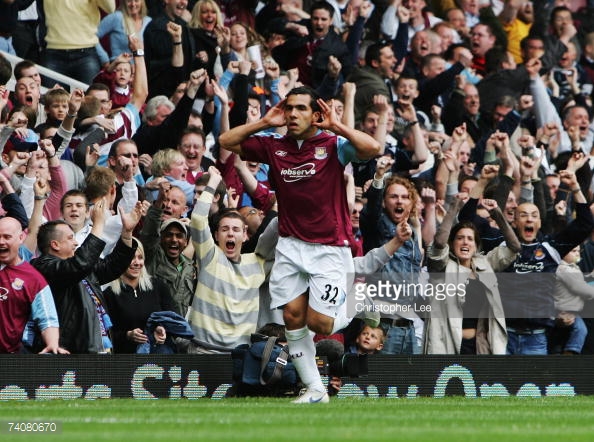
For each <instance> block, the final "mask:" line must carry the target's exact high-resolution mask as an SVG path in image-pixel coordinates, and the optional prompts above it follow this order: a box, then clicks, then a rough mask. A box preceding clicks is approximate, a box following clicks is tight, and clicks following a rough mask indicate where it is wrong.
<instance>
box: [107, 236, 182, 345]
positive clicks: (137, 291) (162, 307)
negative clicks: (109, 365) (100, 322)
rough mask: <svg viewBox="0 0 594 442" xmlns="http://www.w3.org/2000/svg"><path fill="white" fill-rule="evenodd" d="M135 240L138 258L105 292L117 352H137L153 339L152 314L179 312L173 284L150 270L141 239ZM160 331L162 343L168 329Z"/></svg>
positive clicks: (157, 339) (157, 338)
mask: <svg viewBox="0 0 594 442" xmlns="http://www.w3.org/2000/svg"><path fill="white" fill-rule="evenodd" d="M132 240H133V241H134V242H135V243H136V245H137V249H136V254H135V255H134V259H132V262H131V263H130V265H129V266H128V268H127V269H126V271H125V272H124V273H122V275H121V276H120V277H119V278H118V279H116V280H115V281H112V282H111V283H110V284H109V287H108V288H107V289H106V290H105V291H104V293H103V294H104V296H105V301H106V304H107V307H108V311H109V314H110V317H111V320H112V322H113V328H112V329H111V331H112V334H113V336H112V337H113V347H114V352H115V353H136V348H137V347H138V345H139V344H144V343H146V342H148V341H149V338H148V336H146V335H145V333H144V331H145V329H146V323H147V320H148V318H149V316H150V315H151V313H153V312H159V311H166V310H168V311H173V312H175V313H179V310H178V307H177V306H176V303H175V301H174V300H173V298H172V297H171V292H170V290H169V286H168V285H167V284H165V283H164V282H163V281H161V280H160V279H158V278H154V277H152V276H151V275H149V273H148V272H147V270H146V267H145V265H144V259H145V255H144V248H143V246H142V244H141V242H140V241H138V240H137V239H136V238H133V239H132ZM157 328H158V329H159V327H157ZM161 328H162V327H161ZM158 332H159V336H158V337H155V338H156V339H155V340H156V341H157V342H158V343H162V342H161V341H165V338H166V336H164V329H163V330H158Z"/></svg>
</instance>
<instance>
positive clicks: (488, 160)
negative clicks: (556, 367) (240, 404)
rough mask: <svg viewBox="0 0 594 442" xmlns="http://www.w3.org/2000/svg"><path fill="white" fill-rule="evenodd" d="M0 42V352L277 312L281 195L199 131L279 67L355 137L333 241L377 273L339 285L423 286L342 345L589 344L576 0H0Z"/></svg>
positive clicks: (275, 103) (590, 209) (246, 107)
mask: <svg viewBox="0 0 594 442" xmlns="http://www.w3.org/2000/svg"><path fill="white" fill-rule="evenodd" d="M0 50H2V51H5V52H7V53H11V54H15V53H16V54H17V55H19V56H21V57H23V58H24V60H23V61H21V62H19V63H18V64H16V65H15V66H14V68H13V67H12V66H11V65H10V63H9V62H8V61H7V60H6V59H5V58H4V57H2V56H1V55H0V111H1V114H0V151H1V159H0V167H1V170H0V188H1V190H2V200H1V201H2V214H3V216H4V217H3V218H2V219H0V264H1V268H0V285H1V287H0V318H1V321H0V323H1V324H2V325H1V326H0V353H19V352H53V353H112V352H116V353H120V352H121V353H129V352H134V351H135V349H136V346H137V345H142V344H145V343H147V342H151V343H152V344H155V345H159V344H164V343H165V341H166V340H167V342H168V343H172V341H171V339H168V338H169V336H168V335H167V332H166V330H165V329H164V328H163V327H160V326H158V327H156V328H154V332H153V331H152V332H151V333H149V332H148V331H147V330H148V328H147V327H146V326H145V324H146V322H147V320H148V319H149V316H150V315H151V313H153V312H156V311H172V312H175V313H176V314H178V315H179V316H180V319H183V318H185V319H186V320H187V321H188V323H189V325H190V327H191V329H192V333H193V335H194V338H192V339H188V338H187V336H186V337H183V338H182V337H180V338H178V339H176V340H175V344H176V351H179V352H188V353H218V352H230V351H231V349H233V348H234V347H235V346H237V345H239V344H244V343H247V342H249V338H250V334H251V333H254V332H255V331H256V330H257V329H258V328H259V327H261V326H262V325H264V324H267V323H272V322H276V323H283V314H282V312H281V311H280V310H276V309H271V308H270V306H271V298H270V293H269V291H268V285H267V284H268V282H267V281H268V277H269V274H270V271H271V268H272V269H273V270H272V272H273V273H274V271H275V270H274V267H273V266H274V264H273V263H274V258H275V257H274V254H275V253H274V252H275V247H276V241H277V239H278V230H279V227H278V224H280V225H281V226H282V225H283V221H282V220H279V223H278V224H277V222H276V221H275V218H276V216H277V213H278V212H280V213H281V216H282V214H283V213H287V210H286V208H287V206H291V205H295V204H297V203H296V201H295V200H283V199H280V198H279V199H278V200H277V196H276V192H275V191H276V190H277V189H278V186H279V183H278V182H275V181H276V180H277V179H278V178H275V177H277V176H276V175H273V174H272V171H271V166H270V165H269V164H265V163H263V162H257V161H252V160H251V159H253V158H256V157H257V158H263V156H255V155H253V153H252V155H246V158H250V160H248V161H244V159H243V158H242V156H243V154H244V153H245V150H244V151H242V150H241V149H233V148H229V146H225V145H224V143H221V145H220V144H219V137H220V136H221V135H222V134H228V133H229V132H230V131H231V132H232V131H233V130H234V128H238V127H240V126H242V125H246V124H247V125H250V124H255V123H256V122H258V121H272V117H271V115H272V114H270V113H274V112H281V111H280V110H282V109H283V106H285V105H286V103H287V101H286V97H287V95H288V94H289V92H290V91H291V90H294V88H295V87H306V88H309V90H311V93H312V94H313V95H312V97H313V96H319V98H320V99H321V100H324V101H325V102H326V105H323V106H322V111H320V112H321V114H320V115H321V116H320V121H321V119H322V117H324V118H331V119H334V118H336V119H337V120H339V121H340V124H341V125H345V127H349V128H351V129H356V130H358V131H360V132H361V133H363V134H365V137H369V139H373V140H374V143H377V144H378V145H379V154H378V155H376V156H375V157H374V158H372V159H364V158H359V159H358V160H355V161H353V163H352V164H349V165H346V166H345V168H344V197H345V198H346V201H347V204H348V210H349V211H350V220H349V219H346V220H345V222H346V223H348V224H350V226H351V227H352V228H351V227H349V229H350V230H349V233H351V234H350V238H349V239H348V243H349V244H348V245H349V246H350V250H351V253H352V256H353V258H360V257H363V256H368V257H369V258H368V259H369V263H370V264H369V267H373V268H374V270H377V271H375V272H374V274H373V275H367V279H366V280H365V282H364V283H363V282H361V281H362V279H361V277H360V278H358V279H357V281H359V282H358V283H357V284H367V287H369V286H371V285H373V284H377V282H378V281H379V280H383V281H390V282H393V283H395V284H399V283H401V282H402V283H405V282H406V284H410V285H416V284H424V286H425V289H424V291H421V292H420V293H419V295H420V296H415V297H404V296H403V297H400V298H398V297H387V298H386V299H382V300H381V302H377V303H376V304H373V302H370V301H369V300H368V303H367V304H366V305H367V307H366V309H367V310H366V313H373V314H375V315H376V316H378V315H379V317H378V318H375V319H374V318H372V317H373V316H374V315H373V314H369V315H365V314H363V315H357V316H360V317H361V319H354V320H353V321H354V322H353V323H352V324H354V325H351V326H350V328H349V329H347V332H346V333H345V332H342V333H340V334H339V335H333V337H336V339H338V340H339V341H340V342H341V343H342V344H344V346H345V348H346V349H347V351H348V350H349V349H355V348H366V347H365V346H367V345H368V344H369V342H368V341H369V339H368V336H372V337H373V339H374V341H373V343H374V345H375V347H374V348H370V349H366V352H370V353H371V352H379V353H386V354H402V353H406V354H414V353H424V354H506V353H507V354H551V353H565V354H579V353H590V354H591V353H594V339H593V338H594V331H593V333H592V334H590V333H589V331H592V330H593V329H594V315H593V313H594V302H593V300H594V285H590V284H589V281H590V280H594V218H593V215H592V214H593V213H594V205H593V202H594V183H593V182H592V176H593V173H592V171H593V169H594V149H593V142H594V122H593V115H594V108H593V97H594V96H593V84H594V2H592V1H591V0H588V1H586V0H583V1H579V0H543V1H534V2H533V1H528V0H491V1H488V0H441V1H439V0H434V1H430V0H391V1H389V0H377V1H370V0H327V1H323V0H322V1H307V0H268V1H253V0H244V1H239V0H198V1H192V0H162V1H161V0H120V1H116V0H92V1H87V2H78V1H70V0H44V1H43V2H41V1H38V2H35V1H33V0H13V1H10V0H0ZM36 63H38V64H40V65H43V66H45V67H47V68H49V69H52V70H54V71H56V72H58V73H61V74H64V75H67V76H70V77H72V78H74V79H77V80H79V81H82V82H84V83H86V84H88V85H89V86H88V88H87V89H86V90H84V91H83V90H80V89H74V90H71V91H67V90H65V89H64V88H63V87H62V85H60V84H57V85H54V84H51V83H50V80H49V79H47V78H42V76H40V75H39V71H38V69H37V65H36ZM11 79H14V89H13V90H9V88H8V87H7V86H6V85H7V84H8V83H9V81H10V80H11ZM42 90H47V92H45V94H42ZM300 90H302V89H300ZM314 101H315V100H313V98H312V101H311V108H312V109H313V108H314V104H315V103H314ZM303 106H304V107H307V106H308V105H307V103H306V104H304V105H303ZM316 108H317V107H316ZM294 109H297V110H296V111H295V110H289V111H286V110H285V114H286V115H288V114H287V112H288V113H290V112H300V111H301V109H300V108H299V106H296V107H295V108H294ZM330 115H331V116H330ZM291 124H293V123H290V122H289V126H290V125H291ZM295 124H296V123H295ZM320 124H321V123H320ZM318 127H321V128H322V129H324V126H318ZM262 129H263V130H261V131H259V132H258V136H261V137H280V136H283V135H285V134H287V127H286V125H284V124H281V125H279V127H264V125H262ZM294 129H295V128H294V127H293V131H294ZM233 133H234V132H233ZM290 133H292V129H291V127H289V134H290ZM349 133H352V132H349ZM221 139H223V137H221ZM366 139H367V138H360V139H359V140H366ZM300 146H301V145H300ZM316 149H318V150H316V154H315V157H316V160H320V159H324V158H325V155H327V151H326V148H325V147H319V148H316ZM371 150H373V149H371V148H370V149H369V150H368V152H369V151H371ZM361 152H362V150H357V152H356V153H357V154H360V153H361ZM272 154H275V155H280V156H282V155H283V152H281V151H276V152H274V153H271V155H272ZM284 155H286V152H284ZM260 161H262V160H260ZM307 164H308V163H307V162H306V161H305V160H303V163H302V164H297V163H296V164H295V166H296V168H295V169H291V170H289V171H284V172H286V174H285V176H287V177H288V178H286V179H291V180H293V181H299V180H301V179H304V178H305V179H307V178H308V173H309V172H308V171H310V170H309V169H308V168H307ZM310 172H311V171H310ZM281 173H282V172H281ZM287 174H288V175H287ZM327 184H328V186H329V187H328V191H330V186H331V185H332V186H334V184H335V183H327ZM309 197H310V198H311V195H309ZM297 199H298V198H297ZM320 204H322V202H320ZM326 204H327V202H324V205H326ZM283 206H284V207H283ZM297 207H298V204H297ZM339 210H340V208H339V207H338V206H337V211H339ZM277 211H278V212H277ZM289 213H290V211H289ZM305 215H306V216H304V218H306V217H309V218H310V221H311V222H309V223H304V224H302V225H300V226H292V228H293V229H305V230H307V229H311V230H312V232H315V231H316V227H315V226H316V224H318V222H322V221H317V220H318V219H319V215H320V214H316V213H311V214H310V213H308V214H305ZM285 223H286V221H285ZM408 230H410V231H408ZM312 232H304V235H303V236H304V237H307V238H309V237H311V236H312V235H310V234H309V233H312ZM281 234H282V227H281ZM314 236H315V235H314ZM395 238H396V240H397V246H396V247H392V246H390V244H392V243H391V241H392V240H394V239H395ZM313 242H315V241H313ZM320 242H321V243H332V245H335V241H334V242H333V240H330V239H328V240H327V239H321V238H320ZM382 247H384V252H381V251H378V250H380V249H381V248H382ZM388 252H389V253H388ZM295 253H297V252H295ZM386 253H388V254H386ZM366 254H369V255H366ZM380 261H381V262H380ZM372 262H373V265H372V264H371V263H372ZM374 265H376V267H377V268H376V267H374ZM351 267H352V266H349V268H351ZM355 268H357V265H356V264H355ZM495 272H497V273H495ZM430 284H432V285H433V286H434V287H435V286H438V285H439V284H446V285H447V284H452V285H453V286H456V287H458V292H457V293H456V294H455V296H447V297H446V299H442V298H441V297H438V296H431V295H430V294H429V293H427V290H428V289H427V287H428V286H429V285H430ZM460 291H463V292H464V293H465V295H463V294H462V293H460ZM349 296H350V295H349ZM351 301H352V300H351V299H350V298H348V299H347V301H346V304H347V305H348V304H349V302H351ZM372 301H373V300H372ZM375 301H377V299H376V300H375ZM352 302H354V301H352ZM421 306H422V308H421ZM388 312H389V314H388ZM341 314H342V313H341ZM345 314H346V313H345ZM353 316H355V315H354V314H349V315H348V317H349V318H351V317H353ZM374 320H375V323H374ZM378 320H379V324H378ZM365 322H367V326H365ZM378 326H379V327H380V328H379V329H378V328H377V327H378ZM353 327H354V329H352V330H351V328H353ZM151 330H153V329H151ZM348 330H350V332H349V331H348ZM328 331H330V330H328ZM333 331H334V330H333ZM360 333H361V334H360ZM58 335H59V336H58ZM337 336H338V337H337ZM349 336H350V339H349ZM376 341H377V343H376ZM369 345H371V344H369ZM355 351H356V350H355Z"/></svg>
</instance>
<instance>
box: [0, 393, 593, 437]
mask: <svg viewBox="0 0 594 442" xmlns="http://www.w3.org/2000/svg"><path fill="white" fill-rule="evenodd" d="M9 421H10V422H13V421H44V422H45V421H51V422H55V421H60V422H61V425H62V428H61V433H60V434H53V435H52V434H47V433H46V434H30V433H29V434H24V433H16V432H13V433H10V434H9V433H8V432H7V422H9ZM0 422H1V425H2V428H0V441H3V442H8V441H30V440H32V441H42V440H55V441H73V442H74V441H114V442H115V441H124V442H134V441H142V442H148V441H168V442H177V441H186V440H192V441H269V440H270V441H303V442H307V441H383V440H386V441H387V440H389V441H439V442H449V441H452V442H453V441H456V442H460V441H464V442H474V441H496V442H511V441H538V442H542V441H555V442H558V441H560V440H563V441H589V442H590V441H592V440H594V397H589V396H578V397H573V398H541V399H530V398H517V397H511V398H489V399H484V398H483V399H468V398H462V397H447V398H443V399H434V398H416V399H404V398H401V399H371V398H363V399H355V398H352V399H351V398H349V399H333V400H332V401H331V403H330V404H317V405H293V404H291V403H290V401H289V400H288V399H223V400H213V399H200V400H194V401H191V400H167V399H160V400H147V401H141V400H132V399H107V400H98V401H85V400H72V401H63V400H53V401H23V402H16V401H10V402H1V403H0Z"/></svg>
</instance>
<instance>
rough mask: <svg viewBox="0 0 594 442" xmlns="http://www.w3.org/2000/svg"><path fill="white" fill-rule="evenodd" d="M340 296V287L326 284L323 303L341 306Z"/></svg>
mask: <svg viewBox="0 0 594 442" xmlns="http://www.w3.org/2000/svg"><path fill="white" fill-rule="evenodd" d="M339 295H340V289H339V288H338V286H335V285H333V284H325V285H324V293H323V294H322V296H321V299H322V301H324V302H327V303H328V304H332V305H339V304H340V302H341V301H342V299H341V296H339Z"/></svg>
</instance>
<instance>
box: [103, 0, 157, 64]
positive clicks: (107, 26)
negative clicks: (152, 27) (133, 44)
mask: <svg viewBox="0 0 594 442" xmlns="http://www.w3.org/2000/svg"><path fill="white" fill-rule="evenodd" d="M151 20H152V19H151V17H149V16H148V15H147V8H146V4H145V2H144V0H122V1H121V2H120V7H119V9H118V10H117V11H115V12H113V13H111V14H109V15H106V16H105V17H104V18H103V19H102V20H101V22H100V23H99V28H98V29H97V36H98V37H99V39H102V38H103V37H105V36H108V37H109V48H110V52H111V55H108V53H107V52H106V51H105V49H104V48H103V46H101V44H100V43H99V44H97V55H98V56H99V60H100V61H101V64H102V65H105V64H107V63H109V62H110V61H113V60H115V59H116V58H117V57H118V55H121V54H123V53H127V52H130V49H129V47H128V36H130V35H135V36H136V37H138V38H139V39H140V40H142V36H143V34H144V30H145V29H146V26H147V25H148V24H149V23H150V21H151Z"/></svg>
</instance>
